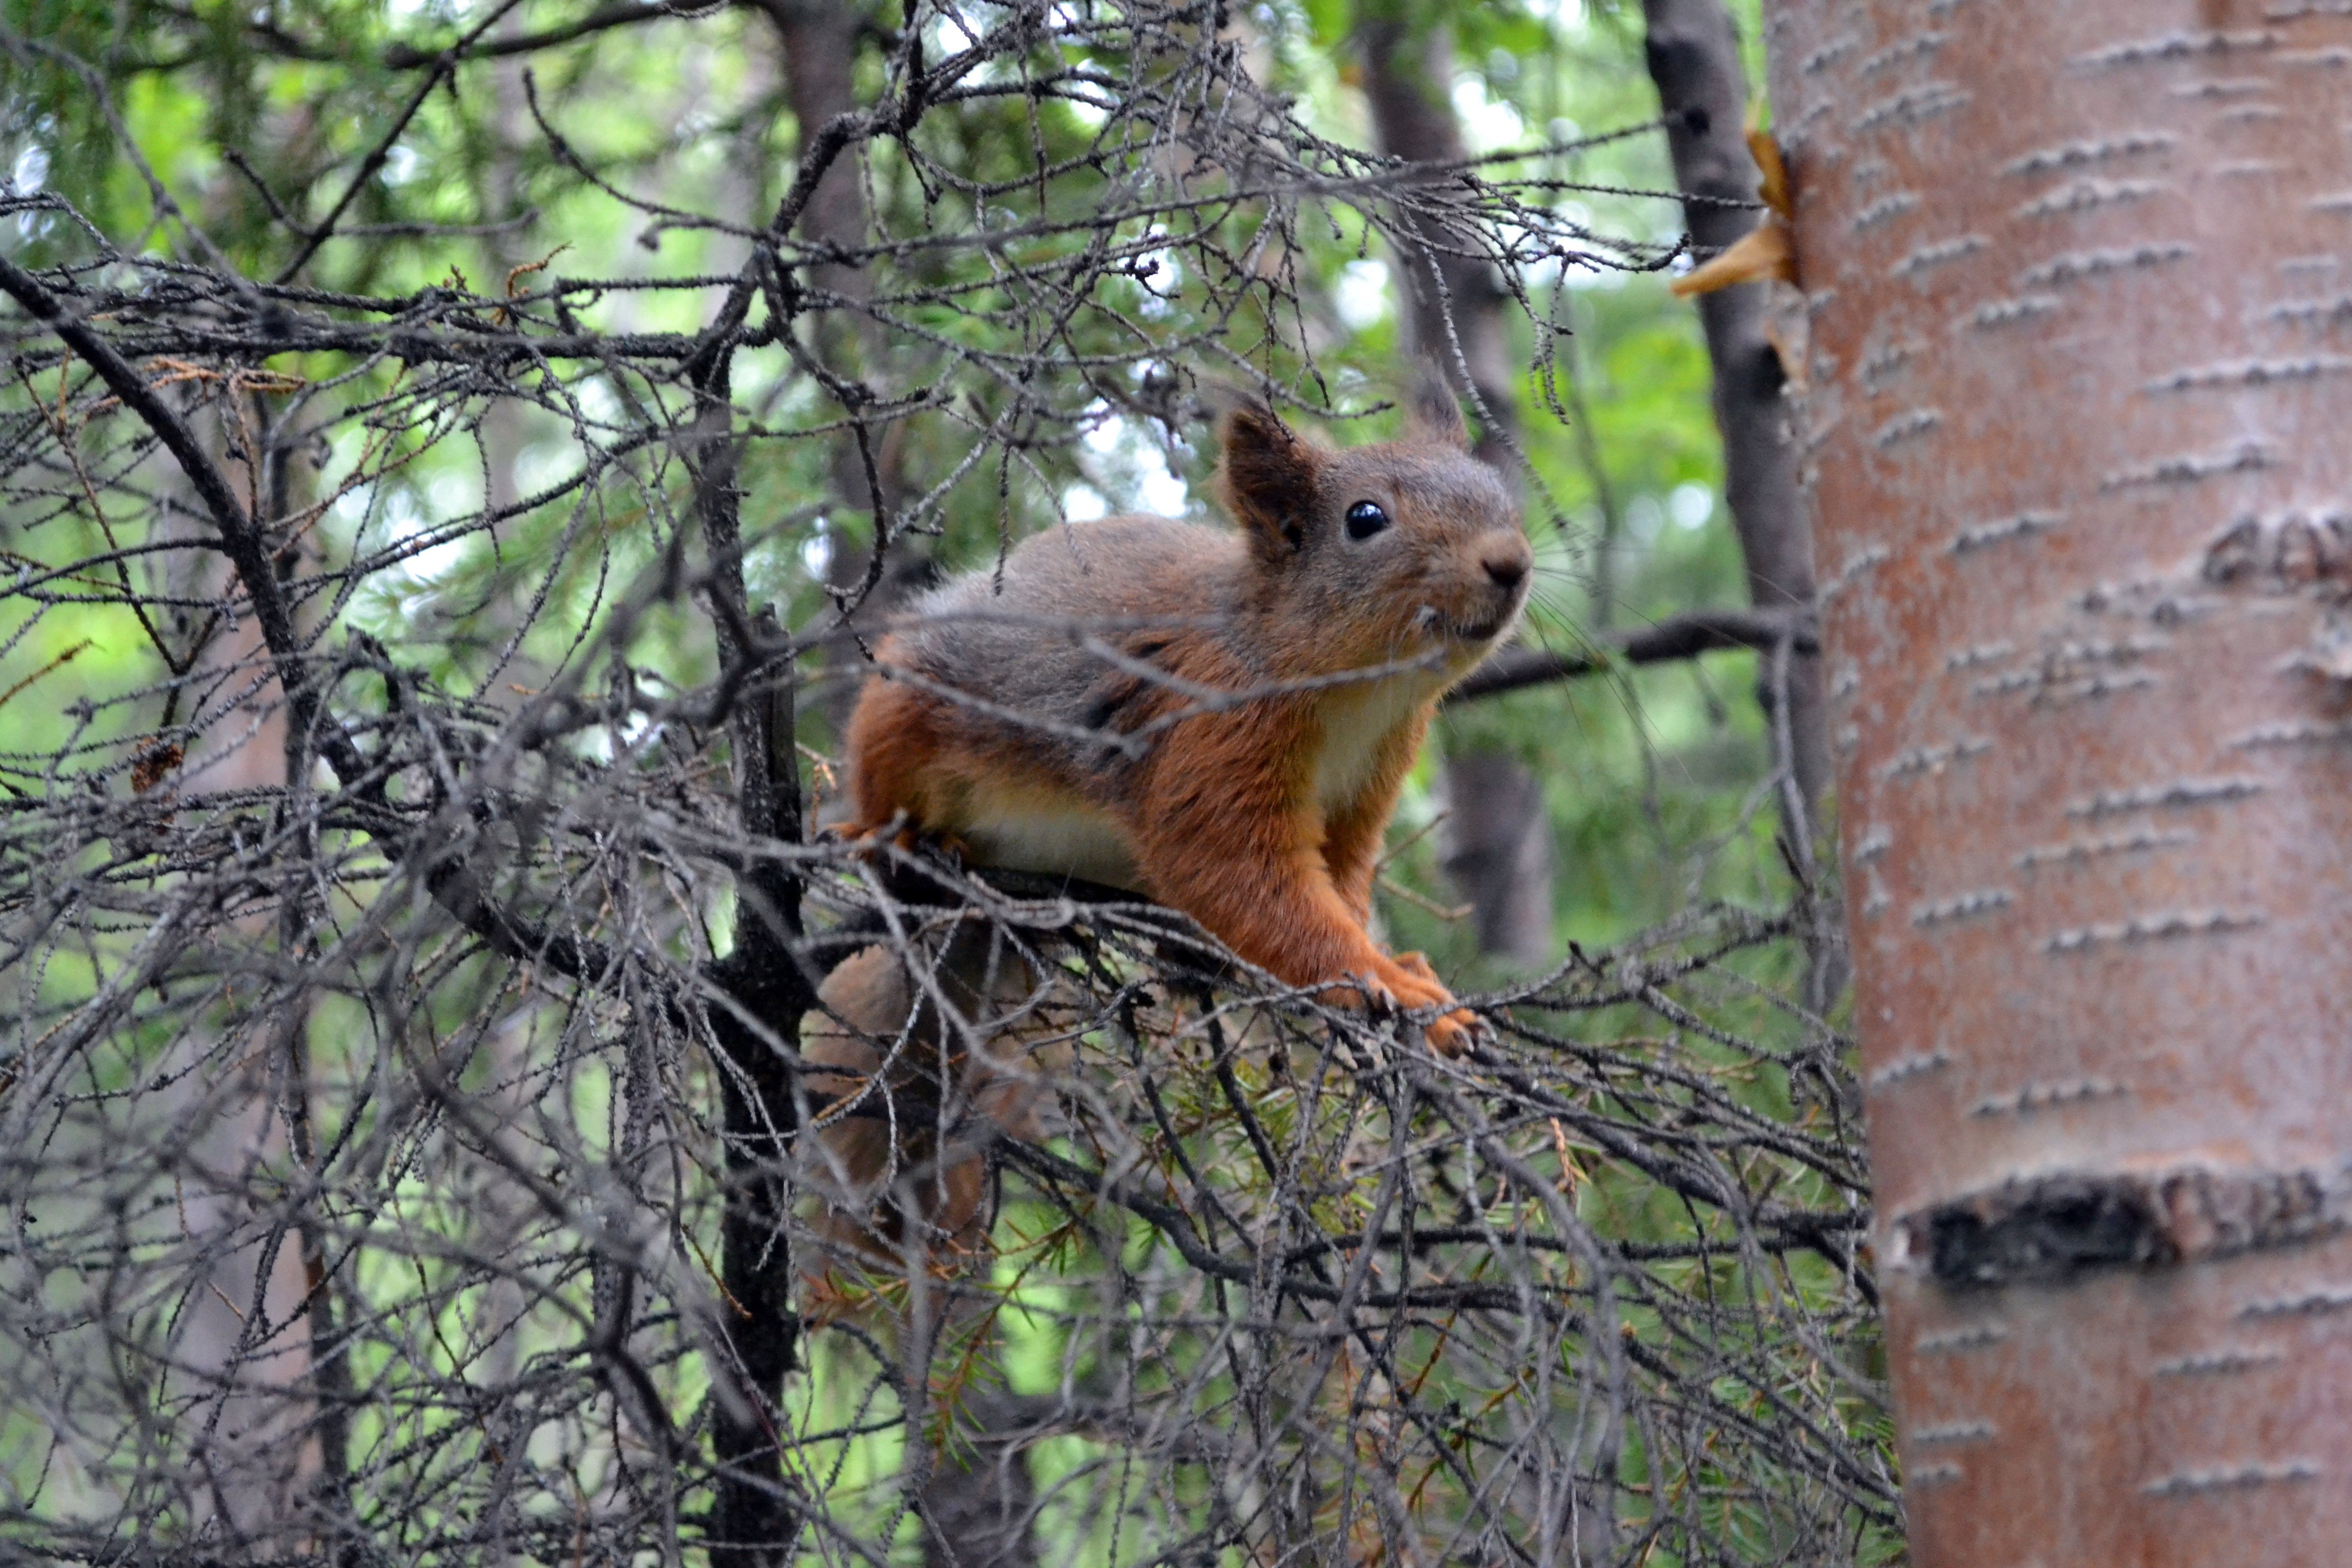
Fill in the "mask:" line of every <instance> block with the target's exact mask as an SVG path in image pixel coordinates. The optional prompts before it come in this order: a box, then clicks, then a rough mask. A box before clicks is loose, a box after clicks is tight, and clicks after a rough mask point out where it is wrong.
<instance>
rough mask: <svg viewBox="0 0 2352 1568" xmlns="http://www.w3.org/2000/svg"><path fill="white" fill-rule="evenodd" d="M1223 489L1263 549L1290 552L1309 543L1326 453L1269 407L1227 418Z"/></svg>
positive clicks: (1251, 406) (1251, 407)
mask: <svg viewBox="0 0 2352 1568" xmlns="http://www.w3.org/2000/svg"><path fill="white" fill-rule="evenodd" d="M1224 447H1225V461H1224V466H1223V468H1221V469H1220V470H1219V471H1218V475H1217V487H1218V489H1219V491H1220V492H1221V495H1222V498H1223V501H1224V503H1225V510H1227V511H1229V512H1231V513H1232V514H1233V519H1234V521H1235V522H1237V523H1240V524H1241V525H1242V527H1243V529H1244V531H1247V532H1248V534H1249V535H1250V538H1251V540H1252V542H1254V543H1255V544H1256V545H1257V546H1258V548H1259V549H1261V550H1269V551H1271V550H1277V549H1278V551H1279V552H1280V553H1283V554H1287V553H1289V552H1293V551H1296V550H1297V548H1298V547H1299V546H1300V545H1301V544H1303V543H1305V542H1306V539H1307V517H1308V516H1309V515H1310V511H1311V509H1312V507H1313V505H1314V500H1315V479H1316V475H1317V473H1318V471H1319V470H1320V469H1321V468H1322V466H1323V457H1322V454H1321V453H1319V452H1318V451H1317V450H1316V449H1315V448H1314V447H1311V446H1309V445H1308V444H1307V442H1306V441H1305V440H1304V439H1302V438H1301V437H1300V436H1299V435H1298V433H1297V431H1296V430H1293V429H1292V428H1291V427H1290V426H1287V425H1286V424H1284V423H1283V422H1282V418H1281V416H1279V415H1277V414H1276V413H1275V411H1274V410H1273V409H1271V408H1269V407H1267V406H1266V405H1265V404H1263V403H1248V404H1244V405H1242V406H1240V407H1238V408H1236V409H1234V410H1233V412H1231V413H1229V414H1227V415H1226V416H1225V423H1224Z"/></svg>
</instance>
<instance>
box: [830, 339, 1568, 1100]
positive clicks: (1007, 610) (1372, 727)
mask: <svg viewBox="0 0 2352 1568" xmlns="http://www.w3.org/2000/svg"><path fill="white" fill-rule="evenodd" d="M1409 414H1410V418H1411V425H1410V427H1409V429H1408V431H1407V434H1406V436H1405V437H1404V438H1403V439H1402V440H1398V441H1391V442H1383V443H1381V444H1378V445H1373V446H1367V447H1356V448H1353V449H1349V450H1344V451H1334V450H1331V449H1328V448H1326V447H1320V446H1318V445H1315V444H1313V443H1311V442H1309V441H1307V440H1306V439H1304V438H1302V437H1300V436H1299V435H1298V434H1297V432H1295V431H1293V430H1292V429H1291V428H1290V427H1289V426H1287V425H1286V424H1285V423H1284V422H1283V421H1282V420H1281V418H1279V417H1278V416H1276V414H1275V413H1274V412H1273V411H1272V409H1270V408H1269V407H1266V406H1265V405H1257V404H1252V405H1244V406H1243V407H1241V408H1239V409H1237V410H1235V411H1234V412H1233V413H1231V414H1229V415H1228V416H1226V417H1225V420H1224V423H1223V446H1224V460H1223V468H1222V469H1221V471H1220V473H1219V476H1218V494H1219V498H1220V500H1222V502H1223V507H1224V510H1226V511H1227V512H1228V513H1229V514H1230V515H1231V516H1232V518H1233V520H1234V522H1235V523H1236V524H1238V525H1239V526H1238V529H1237V530H1225V529H1220V528H1212V527H1203V526H1201V525H1198V524H1194V523H1187V522H1177V521H1171V520H1169V519H1167V518H1160V517H1133V516H1129V517H1116V518H1108V519H1104V520H1102V521H1093V522H1082V523H1076V524H1073V525H1071V526H1068V527H1065V528H1057V529H1055V530H1052V531H1048V532H1045V533H1042V534H1039V535H1037V536H1036V537H1034V538H1032V539H1030V540H1028V541H1026V542H1024V543H1023V544H1021V545H1020V547H1019V548H1017V549H1015V550H1013V552H1011V554H1010V555H1008V556H1007V557H1006V558H1005V560H1004V563H1003V571H1002V574H1001V576H1000V575H998V574H990V573H987V572H981V573H975V574H971V575H969V576H965V577H961V578H959V579H957V580H956V581H954V582H952V583H950V584H947V585H946V586H944V587H942V588H940V589H938V590H935V591H934V592H932V593H931V594H929V595H927V596H926V597H925V598H923V599H922V600H920V601H919V602H918V603H917V604H915V605H913V606H912V607H911V608H910V610H909V611H908V614H907V615H906V616H904V617H903V618H902V620H901V621H900V623H899V626H898V630H896V631H894V632H893V633H892V634H891V635H890V636H889V637H887V638H885V639H884V641H883V642H882V644H881V646H880V647H879V648H878V649H877V652H876V658H875V663H876V666H877V672H876V673H875V674H874V675H873V676H871V677H869V678H868V679H867V680H866V686H865V689H864V690H863V691H862V692H861V693H860V695H859V698H858V701H857V707H856V712H855V713H854V714H853V716H852V717H851V720H850V723H849V734H848V749H847V750H848V760H849V765H850V771H851V781H852V783H851V787H852V792H853V797H854V803H855V816H854V819H853V820H852V822H851V823H850V824H849V825H848V826H847V827H846V829H845V831H846V832H847V833H849V834H850V835H852V836H874V835H882V834H890V833H903V832H908V831H911V832H913V833H917V834H922V835H929V836H936V837H941V838H945V839H949V840H951V841H954V842H956V843H958V844H959V845H961V847H963V848H964V850H965V852H966V854H967V856H968V858H971V859H972V860H973V861H975V862H976V863H979V864H982V865H989V866H999V867H1004V868H1017V869H1023V870H1030V871H1043V872H1049V873H1056V874H1062V875H1069V876H1077V877H1084V878H1087V879H1090V880H1093V881H1097V882H1104V883H1108V884H1110V885H1112V886H1116V887H1122V888H1128V889H1134V890H1136V891H1139V892H1141V893H1144V894H1146V895H1148V896H1150V898H1152V899H1155V900H1158V901H1160V902H1161V903H1163V904H1167V905H1169V906H1171V907H1172V908H1174V909H1177V910H1182V911H1183V912H1184V913H1186V914H1188V915H1190V916H1192V918H1193V919H1194V920H1195V921H1199V922H1200V923H1201V925H1202V926H1203V927H1205V928H1206V929H1207V930H1208V931H1211V932H1212V933H1213V934H1214V935H1215V936H1217V937H1218V938H1219V939H1220V940H1222V941H1223V942H1224V943H1225V944H1226V945H1227V946H1229V947H1230V948H1232V949H1233V951H1234V952H1236V953H1238V954H1239V955H1240V956H1241V957H1242V958H1244V959H1245V960H1247V961H1248V962H1249V963H1254V964H1255V965H1257V966H1258V967H1259V968H1261V969H1264V970H1265V971H1267V972H1268V973H1271V974H1273V975H1274V976H1275V977H1276V979H1277V980H1280V981H1282V982H1284V983H1285V984H1290V985H1295V986H1301V987H1328V990H1327V992H1326V994H1327V996H1328V997H1329V998H1330V999H1333V1000H1336V1001H1339V1002H1341V1003H1342V1004H1345V1005H1356V1006H1366V1005H1369V1006H1370V1007H1371V1008H1374V1009H1377V1010H1389V1009H1395V1008H1402V1009H1407V1010H1416V1011H1418V1010H1435V1009H1444V1008H1448V1007H1450V1005H1451V1004H1452V1003H1453V1001H1454V996H1453V994H1452V993H1450V992H1449V991H1447V990H1446V988H1445V986H1444V984H1441V983H1440V982H1439V980H1438V978H1437V976H1436V974H1435V973H1433V971H1432V970H1431V969H1430V967H1429V964H1428V963H1427V962H1426V961H1425V960H1424V959H1423V958H1422V957H1421V955H1420V954H1418V953H1404V954H1398V955H1394V956H1391V954H1390V953H1388V952H1385V951H1383V950H1382V949H1381V947H1380V945H1379V944H1378V943H1376V942H1373V941H1372V939H1371V936H1370V933H1369V932H1368V931H1366V929H1365V927H1366V922H1367V921H1369V920H1370V916H1371V895H1372V875H1373V871H1374V869H1375V867H1376V866H1377V864H1378V860H1379V856H1380V849H1381V835H1382V833H1383V831H1384V830H1385V829H1386V827H1387V825H1388V820H1389V816H1390V814H1391V812H1392V811H1393V810H1394V809H1395V807H1396V801H1397V795H1398V792H1399V791H1400V790H1401V789H1402V786H1403V783H1404V776H1405V773H1406V772H1407V771H1408V770H1409V769H1410V768H1411V767H1412V761H1413V756H1414V754H1415V752H1418V751H1419V750H1420V748H1421V742H1422V737H1423V733H1424V731H1427V729H1428V727H1429V721H1430V715H1431V714H1432V713H1433V711H1434V710H1435V709H1436V706H1437V701H1438V699H1439V698H1440V697H1441V696H1443V695H1444V692H1445V691H1446V689H1448V688H1449V687H1451V686H1453V685H1454V683H1455V682H1456V681H1459V680H1460V679H1462V678H1463V677H1465V676H1466V675H1467V674H1469V673H1470V671H1471V670H1472V669H1473V668H1475V666H1476V665H1477V664H1478V662H1479V661H1480V660H1481V659H1483V658H1486V655H1487V653H1488V652H1489V651H1491V650H1492V649H1493V648H1494V647H1495V646H1496V643H1498V642H1500V641H1501V640H1502V638H1503V637H1505V636H1506V635H1507V634H1508V633H1509V631H1510V630H1511V628H1512V626H1514V624H1515V623H1516V622H1517V619H1518V616H1519V612H1520V610H1521V608H1522V607H1523V606H1524V605H1525V604H1526V601H1527V595H1528V583H1529V579H1530V576H1531V574H1532V570H1533V566H1534V553H1533V552H1532V551H1531V550H1530V549H1529V547H1528V541H1527V538H1526V536H1525V534H1523V533H1522V532H1521V531H1520V528H1519V520H1518V515H1517V508H1516V507H1515V506H1514V505H1513V503H1512V500H1511V497H1510V495H1509V492H1508V491H1507V489H1505V487H1504V485H1503V483H1502V480H1501V479H1500V478H1499V477H1498V476H1497V475H1496V473H1495V472H1494V471H1493V470H1492V469H1491V468H1487V467H1486V465H1485V464H1483V463H1480V462H1478V461H1476V460H1475V458H1472V457H1471V456H1470V439H1469V433H1468V432H1467V430H1465V428H1464V426H1463V421H1462V411H1461V408H1460V406H1459V405H1457V404H1456V403H1455V402H1454V398H1453V396H1452V395H1451V394H1450V393H1448V392H1447V391H1446V390H1445V389H1444V386H1443V384H1439V383H1437V382H1435V380H1434V378H1431V379H1430V380H1429V381H1428V382H1427V383H1425V384H1424V386H1423V389H1422V390H1421V391H1419V392H1417V393H1416V394H1415V395H1414V397H1413V399H1412V407H1411V409H1410V410H1409ZM1089 642H1091V643H1092V644H1093V646H1092V647H1089V646H1087V644H1088V643H1089ZM943 692H955V693H964V694H968V695H969V697H970V698H971V699H974V700H971V701H959V700H956V698H955V697H954V696H952V695H944V694H943ZM1204 698H1206V699H1207V700H1204ZM1096 736H1101V737H1104V739H1100V740H1098V739H1096V738H1094V737H1096ZM829 989H837V988H829ZM835 1010H836V1012H837V1013H838V1012H839V1011H841V1009H835ZM855 1010H856V1011H858V1012H861V1013H863V1012H867V1011H872V1009H869V1008H863V1007H859V1008H856V1009H855ZM1476 1026H1477V1020H1476V1018H1475V1016H1474V1015H1472V1014H1471V1013H1469V1012H1467V1011H1466V1010H1459V1009H1455V1010H1451V1011H1444V1012H1436V1013H1435V1014H1434V1016H1430V1017H1429V1018H1428V1020H1427V1022H1426V1023H1425V1025H1424V1029H1425V1032H1426V1036H1427V1038H1428V1041H1429V1044H1430V1045H1431V1047H1433V1048H1434V1049H1436V1050H1437V1051H1439V1052H1441V1053H1443V1054H1445V1055H1449V1056H1451V1055H1458V1054H1459V1053H1461V1052H1462V1051H1464V1050H1465V1049H1467V1048H1468V1047H1469V1044H1470V1041H1471V1038H1472V1036H1473V1033H1474V1031H1475V1028H1476Z"/></svg>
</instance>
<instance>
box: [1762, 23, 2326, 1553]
mask: <svg viewBox="0 0 2352 1568" xmlns="http://www.w3.org/2000/svg"><path fill="white" fill-rule="evenodd" d="M1772 10H1773V13H1774V16H1773V26H1772V30H1771V32H1770V34H1769V38H1768V41H1769V44H1770V46H1771V54H1772V78H1773V87H1774V102H1775V105H1776V110H1777V120H1778V124H1779V126H1780V139H1781V142H1782V144H1783V147H1784V149H1785V150H1786V152H1787V153H1788V154H1789V156H1790V163H1791V172H1792V179H1793V182H1794V185H1795V192H1796V223H1795V229H1796V242H1797V251H1798V270H1799V274H1800V282H1801V285H1802V287H1803V288H1804V289H1806V291H1807V293H1808V294H1809V296H1810V299H1811V305H1812V310H1813V319H1812V323H1811V352H1810V355H1809V360H1810V369H1811V386H1812V390H1811V394H1810V402H1809V406H1808V407H1807V409H1806V411H1805V415H1804V429H1805V435H1804V444H1805V446H1806V447H1807V448H1808V450H1809V451H1810V453H1811V463H1812V464H1813V465H1814V466H1815V475H1814V477H1813V478H1812V483H1813V486H1814V491H1815V495H1816V498H1817V502H1818V508H1819V519H1820V527H1821V544H1822V561H1823V562H1824V563H1835V566H1836V569H1835V572H1834V574H1833V575H1832V578H1831V579H1830V582H1829V584H1828V590H1827V593H1826V595H1825V598H1826V601H1827V603H1826V606H1825V611H1824V616H1825V624H1824V626H1823V627H1822V639H1823V644H1824V649H1825V661H1826V664H1827V668H1828V671H1829V675H1830V684H1831V689H1832V691H1833V692H1834V693H1835V698H1834V700H1835V704H1836V707H1835V711H1834V712H1833V714H1832V722H1833V724H1834V725H1835V726H1836V730H1835V734H1836V737H1837V748H1838V752H1839V758H1838V771H1839V778H1840V786H1841V799H1842V801H1843V811H1842V815H1843V839H1844V846H1845V853H1846V863H1847V865H1848V866H1849V867H1850V868H1852V869H1851V871H1850V879H1849V884H1848V885H1849V893H1850V898H1851V900H1852V903H1853V954H1854V959H1855V963H1856V967H1857V970H1858V995H1857V1008H1856V1016H1857V1020H1858V1023H1859V1026H1860V1030H1861V1035H1862V1045H1863V1053H1864V1066H1865V1068H1866V1073H1867V1079H1866V1081H1867V1085H1868V1100H1869V1105H1868V1110H1869V1117H1870V1131H1871V1150H1872V1163H1873V1166H1874V1170H1875V1173H1876V1179H1877V1202H1878V1208H1877V1226H1878V1247H1879V1252H1880V1257H1881V1258H1882V1259H1883V1262H1884V1264H1885V1275H1884V1281H1885V1300H1886V1305H1887V1331H1888V1351H1889V1361H1890V1363H1891V1368H1892V1373H1893V1377H1894V1381H1895V1394H1896V1400H1897V1409H1898V1415H1899V1417H1900V1439H1901V1446H1902V1451H1903V1455H1904V1458H1905V1462H1906V1471H1907V1476H1908V1485H1907V1495H1908V1506H1909V1510H1910V1521H1911V1528H1912V1531H1913V1541H1914V1547H1915V1554H1916V1562H1917V1563H1919V1564H1921V1568H1944V1565H1953V1564H1965V1565H1971V1568H1973V1565H1977V1564H2010V1563H2053V1564H2055V1563H2098V1564H2114V1565H2142V1564H2158V1563H2179V1564H2184V1565H2186V1564H2192V1563H2194V1564H2204V1563H2231V1564H2249V1565H2250V1564H2280V1565H2284V1564H2290V1563H2304V1564H2307V1563H2332V1562H2341V1561H2344V1560H2345V1559H2346V1558H2347V1556H2352V1401H2347V1399H2346V1397H2345V1394H2344V1390H2345V1389H2346V1388H2347V1387H2352V1336H2347V1334H2346V1333H2345V1332H2344V1331H2343V1320H2344V1316H2345V1311H2346V1309H2347V1306H2352V1286H2347V1281H2352V1237H2347V1236H2346V1235H2345V1234H2344V1225H2345V1221H2346V1220H2347V1217H2352V1177H2347V1163H2346V1153H2347V1149H2352V1110H2347V1107H2352V1054H2347V1052H2346V1051H2345V1050H2344V1049H2343V1048H2342V1047H2341V1044H2340V1042H2341V1040H2342V1038H2343V1024H2342V1019H2343V1016H2344V1014H2345V1011H2346V1003H2347V999H2352V998H2347V976H2352V924H2347V921H2346V920H2345V918H2344V914H2345V896H2344V892H2343V889H2344V888H2345V886H2346V885H2347V864H2346V862H2347V852H2346V846H2347V842H2348V841H2352V743H2347V742H2352V726H2347V721H2346V717H2345V715H2346V712H2347V695H2352V657H2347V636H2346V628H2347V620H2346V619H2345V616H2346V609H2345V605H2346V604H2347V598H2352V514H2347V510H2346V507H2347V495H2348V494H2352V440H2347V419H2346V415H2345V412H2344V409H2345V405H2344V402H2343V398H2344V378H2345V376H2346V374H2347V373H2352V357H2347V354H2346V353H2345V348H2344V341H2343V340H2344V334H2345V331H2346V329H2347V323H2352V296H2347V292H2346V289H2347V280H2352V246H2347V241H2352V236H2348V235H2347V231H2346V227H2345V226H2346V225H2347V222H2352V217H2347V213H2352V194H2347V193H2352V143H2347V140H2346V137H2345V135H2344V126H2345V125H2346V123H2347V121H2352V77H2347V75H2346V73H2345V72H2344V71H2342V70H2341V69H2340V68H2337V67H2338V66H2339V65H2340V62H2341V61H2342V60H2344V59H2345V58H2347V55H2352V15H2347V11H2346V8H2345V7H2344V6H2342V5H2333V4H2271V5H2258V4H2254V3H2252V0H2194V3H2192V0H2164V3H2149V0H2070V3H2069V4H2066V5H2031V4H2024V3H2022V0H2020V3H2014V4H2010V5H1957V4H1954V3H1953V0H1936V3H1934V4H1929V5H1924V6H1923V5H1918V4H1916V3H1914V0H1903V3H1901V4H1897V3H1896V0H1789V3H1785V4H1780V5H1776V6H1774V7H1772Z"/></svg>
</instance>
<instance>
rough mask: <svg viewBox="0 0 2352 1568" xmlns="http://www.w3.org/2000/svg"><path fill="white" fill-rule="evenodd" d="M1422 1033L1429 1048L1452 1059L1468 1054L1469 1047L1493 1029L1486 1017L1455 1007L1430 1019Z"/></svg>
mask: <svg viewBox="0 0 2352 1568" xmlns="http://www.w3.org/2000/svg"><path fill="white" fill-rule="evenodd" d="M1422 1033H1423V1037H1425V1038H1426V1039H1427V1040H1428V1041H1429V1048H1430V1049H1431V1050H1433V1051H1435V1052H1436V1053H1437V1054H1438V1055H1439V1056H1441V1057H1444V1058H1446V1059H1447V1060H1448V1061H1454V1060H1457V1059H1459V1058H1462V1057H1465V1056H1467V1055H1469V1054H1470V1050H1471V1047H1474V1046H1476V1045H1478V1044H1479V1043H1480V1042H1482V1041H1483V1040H1485V1039H1486V1037H1488V1036H1490V1035H1491V1034H1493V1033H1494V1031H1493V1029H1492V1028H1490V1027H1489V1026H1488V1025H1487V1023H1486V1019H1484V1018H1481V1017H1480V1016H1478V1015H1477V1014H1475V1013H1473V1012H1472V1011H1470V1009H1469V1008H1467V1007H1457V1008H1455V1009H1454V1011H1453V1012H1451V1013H1447V1014H1445V1015H1444V1016H1441V1017H1437V1018H1433V1019H1431V1020H1430V1024H1429V1027H1428V1028H1426V1029H1424V1030H1423V1031H1422Z"/></svg>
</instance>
